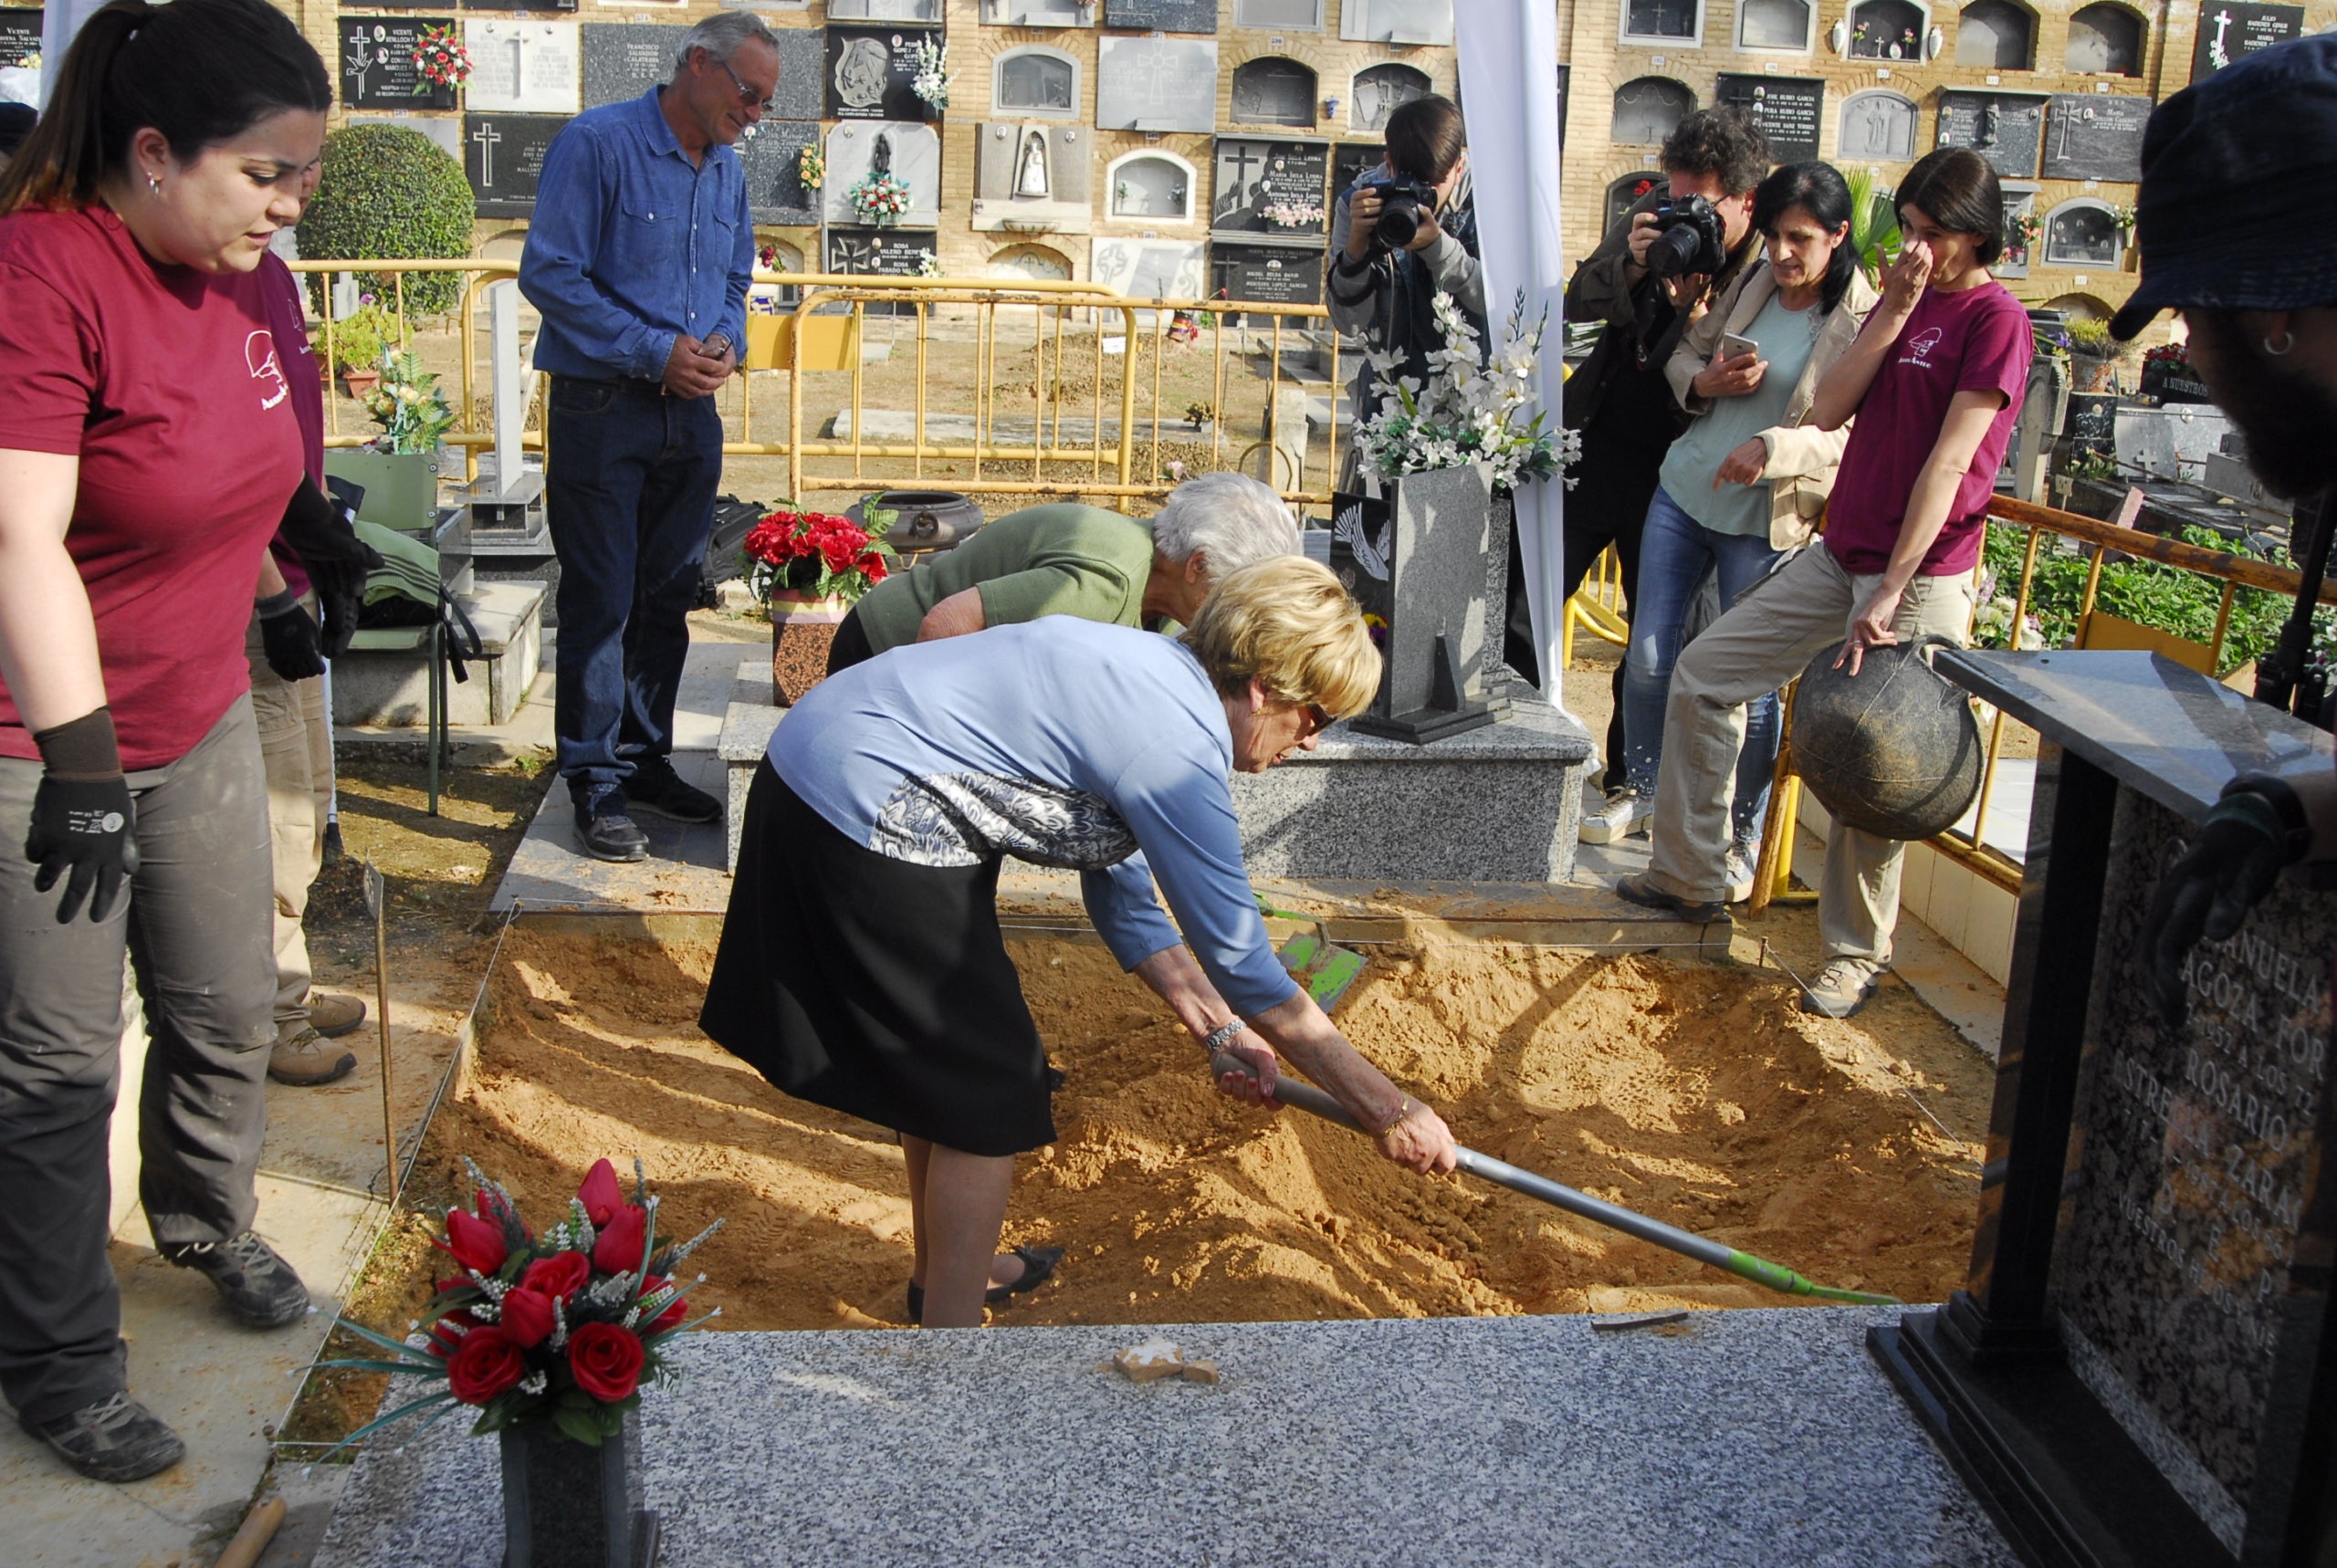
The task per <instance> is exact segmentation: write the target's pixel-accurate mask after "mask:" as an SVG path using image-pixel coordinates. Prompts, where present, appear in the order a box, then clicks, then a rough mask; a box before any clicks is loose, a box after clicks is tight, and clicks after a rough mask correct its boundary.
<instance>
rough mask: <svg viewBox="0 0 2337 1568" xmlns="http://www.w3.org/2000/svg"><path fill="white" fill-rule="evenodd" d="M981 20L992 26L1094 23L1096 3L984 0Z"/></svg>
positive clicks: (1055, 25) (1081, 25) (1083, 24)
mask: <svg viewBox="0 0 2337 1568" xmlns="http://www.w3.org/2000/svg"><path fill="white" fill-rule="evenodd" d="M982 24H983V26H990V27H1092V26H1095V7H1094V6H1093V5H1080V4H1078V0H982Z"/></svg>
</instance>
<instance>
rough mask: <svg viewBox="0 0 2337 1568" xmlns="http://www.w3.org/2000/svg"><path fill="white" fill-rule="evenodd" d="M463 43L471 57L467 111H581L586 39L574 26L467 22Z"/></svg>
mask: <svg viewBox="0 0 2337 1568" xmlns="http://www.w3.org/2000/svg"><path fill="white" fill-rule="evenodd" d="M463 44H464V47H466V48H467V49H469V51H470V56H471V74H470V79H469V80H468V81H466V82H465V83H464V84H463V107H464V108H466V109H470V110H477V111H479V112H481V113H493V112H496V111H498V110H500V111H501V112H503V113H506V114H573V113H575V112H576V110H577V109H578V108H579V107H580V105H579V101H578V95H579V91H580V89H579V78H580V77H581V75H582V64H581V57H582V53H583V36H582V28H581V27H580V26H578V25H577V24H576V23H574V22H536V21H524V20H516V21H505V20H500V19H498V18H496V17H491V16H471V17H466V18H465V20H464V22H463Z"/></svg>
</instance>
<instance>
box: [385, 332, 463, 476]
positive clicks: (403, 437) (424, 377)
mask: <svg viewBox="0 0 2337 1568" xmlns="http://www.w3.org/2000/svg"><path fill="white" fill-rule="evenodd" d="M380 368H381V372H382V379H381V381H380V382H379V383H378V384H376V385H375V386H374V388H373V390H372V392H368V393H366V394H365V400H364V402H365V412H366V413H369V414H371V415H372V416H373V423H375V424H377V425H379V426H381V429H382V433H381V434H379V435H377V436H375V437H374V438H373V445H374V446H375V447H376V448H377V449H378V450H380V451H383V452H435V451H436V450H437V448H438V438H439V437H440V436H442V435H444V434H446V432H447V431H448V430H450V429H452V428H453V427H454V423H455V411H454V410H453V409H451V408H448V407H447V406H446V394H445V392H441V391H440V390H439V388H438V378H437V376H436V375H435V374H434V373H433V372H431V371H425V370H424V369H423V368H422V361H421V359H420V358H419V357H418V356H416V355H414V354H411V353H402V352H400V351H399V350H395V349H392V348H387V347H384V348H383V350H382V358H381V364H380Z"/></svg>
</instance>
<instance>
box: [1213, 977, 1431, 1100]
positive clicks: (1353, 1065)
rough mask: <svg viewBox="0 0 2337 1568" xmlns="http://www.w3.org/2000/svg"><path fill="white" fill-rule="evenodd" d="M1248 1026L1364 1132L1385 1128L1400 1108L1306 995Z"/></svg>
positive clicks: (1393, 1090) (1395, 1093)
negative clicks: (1322, 1091) (1367, 1128)
mask: <svg viewBox="0 0 2337 1568" xmlns="http://www.w3.org/2000/svg"><path fill="white" fill-rule="evenodd" d="M1250 1026H1251V1027H1252V1029H1254V1030H1257V1031H1258V1032H1259V1033H1260V1034H1262V1035H1263V1036H1265V1037H1266V1043H1267V1044H1269V1045H1271V1046H1273V1048H1274V1049H1275V1050H1276V1051H1280V1052H1281V1053H1282V1054H1283V1055H1284V1057H1286V1058H1288V1059H1289V1061H1290V1063H1291V1065H1292V1066H1294V1067H1295V1068H1297V1069H1298V1070H1299V1071H1301V1072H1304V1073H1305V1074H1306V1076H1307V1077H1309V1078H1311V1079H1313V1080H1314V1081H1315V1082H1316V1083H1319V1084H1321V1085H1322V1086H1323V1088H1324V1089H1326V1090H1327V1091H1328V1092H1330V1095H1331V1097H1332V1098H1333V1099H1335V1100H1336V1101H1337V1102H1338V1103H1340V1104H1341V1105H1344V1106H1345V1107H1347V1110H1348V1111H1349V1112H1350V1113H1352V1114H1353V1115H1354V1116H1355V1119H1356V1120H1357V1121H1358V1122H1360V1123H1362V1124H1364V1125H1365V1126H1366V1127H1371V1128H1378V1127H1384V1126H1386V1125H1388V1124H1389V1123H1390V1122H1393V1121H1394V1120H1395V1119H1396V1117H1397V1113H1398V1112H1399V1111H1400V1110H1401V1109H1402V1107H1403V1105H1404V1103H1405V1096H1404V1093H1403V1092H1402V1091H1401V1090H1399V1089H1398V1088H1397V1087H1396V1086H1395V1085H1394V1084H1393V1083H1390V1082H1388V1075H1387V1074H1386V1073H1384V1072H1382V1071H1379V1069H1378V1068H1376V1067H1374V1066H1372V1065H1371V1063H1370V1062H1368V1061H1365V1060H1364V1057H1363V1053H1362V1052H1361V1051H1357V1050H1356V1048H1355V1047H1354V1046H1352V1045H1349V1044H1348V1043H1347V1037H1346V1036H1345V1035H1342V1034H1341V1033H1340V1032H1339V1031H1338V1029H1337V1027H1336V1026H1335V1025H1334V1024H1333V1023H1332V1022H1331V1020H1330V1019H1327V1018H1326V1017H1324V1016H1323V1009H1321V1008H1318V1007H1316V1006H1315V998H1312V997H1310V996H1308V995H1307V994H1306V993H1305V992H1304V991H1301V992H1299V993H1298V994H1297V995H1296V996H1294V997H1292V998H1290V1000H1288V1001H1286V1002H1284V1003H1283V1004H1282V1005H1281V1006H1280V1007H1276V1008H1272V1009H1268V1010H1266V1011H1265V1012H1263V1013H1260V1014H1259V1015H1258V1016H1257V1017H1255V1018H1253V1019H1251V1020H1250Z"/></svg>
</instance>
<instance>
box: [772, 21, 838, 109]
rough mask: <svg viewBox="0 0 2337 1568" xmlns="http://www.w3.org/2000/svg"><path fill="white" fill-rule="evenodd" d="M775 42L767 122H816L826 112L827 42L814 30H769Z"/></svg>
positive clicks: (777, 28) (793, 28)
mask: <svg viewBox="0 0 2337 1568" xmlns="http://www.w3.org/2000/svg"><path fill="white" fill-rule="evenodd" d="M770 36H771V37H774V38H776V39H778V40H779V85H778V86H777V87H775V88H773V89H771V95H770V118H772V119H774V120H817V119H819V118H820V117H821V116H822V115H823V114H825V113H826V112H827V104H828V90H827V74H828V41H827V38H826V37H825V36H824V35H823V34H822V33H821V32H820V30H819V29H817V28H815V27H773V28H772V29H771V30H770Z"/></svg>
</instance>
